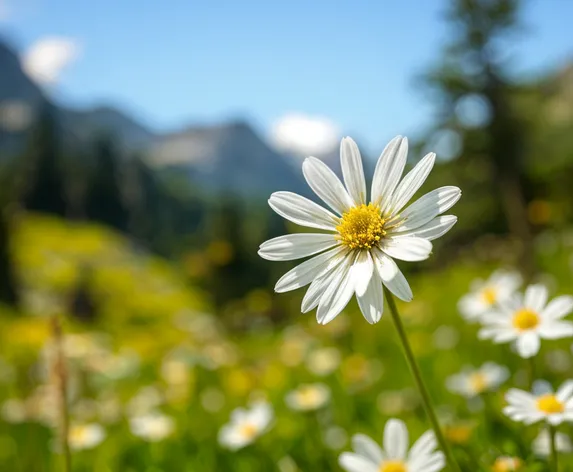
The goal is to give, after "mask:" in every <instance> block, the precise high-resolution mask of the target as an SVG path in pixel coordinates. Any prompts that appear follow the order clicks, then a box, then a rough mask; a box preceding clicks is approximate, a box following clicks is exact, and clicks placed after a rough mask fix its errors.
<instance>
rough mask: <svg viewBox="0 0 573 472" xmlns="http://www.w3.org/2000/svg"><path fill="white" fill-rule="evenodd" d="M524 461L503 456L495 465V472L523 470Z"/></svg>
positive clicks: (493, 466)
mask: <svg viewBox="0 0 573 472" xmlns="http://www.w3.org/2000/svg"><path fill="white" fill-rule="evenodd" d="M523 465H524V463H523V461H522V460H521V459H520V458H519V457H510V456H501V457H498V458H497V459H496V460H495V462H494V463H493V465H492V467H491V470H492V471H493V472H515V471H518V470H521V469H522V468H523Z"/></svg>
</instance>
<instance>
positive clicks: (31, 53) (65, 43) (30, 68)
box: [0, 0, 80, 85]
mask: <svg viewBox="0 0 573 472" xmlns="http://www.w3.org/2000/svg"><path fill="white" fill-rule="evenodd" d="M0 1H1V0H0ZM79 52H80V47H79V44H78V43H77V41H76V40H74V39H72V38H63V37H58V36H47V37H45V38H42V39H39V40H38V41H36V42H35V43H34V44H32V46H30V48H29V49H28V51H26V53H25V54H24V57H23V58H22V65H23V67H24V70H25V71H26V73H27V74H28V75H29V76H30V78H32V79H33V80H35V81H36V82H38V83H40V84H44V85H51V84H55V83H57V82H58V80H59V78H60V75H61V74H62V72H63V71H64V69H65V68H66V67H67V66H68V65H70V64H71V63H72V62H73V61H74V60H75V59H77V57H78V55H79Z"/></svg>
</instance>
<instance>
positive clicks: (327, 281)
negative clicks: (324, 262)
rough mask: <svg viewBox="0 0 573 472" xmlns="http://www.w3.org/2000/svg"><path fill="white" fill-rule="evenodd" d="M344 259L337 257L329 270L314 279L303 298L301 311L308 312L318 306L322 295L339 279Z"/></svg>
mask: <svg viewBox="0 0 573 472" xmlns="http://www.w3.org/2000/svg"><path fill="white" fill-rule="evenodd" d="M344 261H345V258H337V260H336V261H335V263H334V264H333V266H332V267H329V268H328V270H327V271H326V272H324V273H323V274H322V275H321V276H320V277H317V278H316V279H314V280H313V281H312V283H311V284H310V287H308V290H307V291H306V293H305V295H304V297H303V299H302V303H301V307H300V311H301V312H302V313H307V312H309V311H310V310H313V309H314V308H316V307H317V306H318V303H319V302H320V299H321V298H322V295H324V292H325V291H326V289H327V287H329V286H330V285H332V283H333V282H335V281H337V280H338V277H339V273H340V271H342V270H343V269H344V268H343V267H342V265H343V262H344Z"/></svg>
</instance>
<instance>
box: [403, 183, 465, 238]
mask: <svg viewBox="0 0 573 472" xmlns="http://www.w3.org/2000/svg"><path fill="white" fill-rule="evenodd" d="M461 195H462V191H461V190H460V189H459V188H458V187H440V188H438V189H436V190H432V191H431V192H429V193H427V194H426V195H423V196H422V197H420V198H419V199H418V200H416V201H415V202H414V203H412V204H411V205H410V206H409V207H408V208H406V209H405V210H404V211H403V212H402V213H401V214H400V216H399V217H397V218H396V223H395V224H396V228H394V229H393V230H392V232H400V233H401V232H403V231H409V230H411V229H416V228H419V227H420V226H422V225H425V224H426V223H427V222H428V221H430V220H432V219H434V218H435V217H436V216H438V215H441V214H442V213H444V212H445V211H447V210H449V209H450V208H451V207H452V206H454V204H455V203H456V202H457V201H458V200H459V199H460V197H461Z"/></svg>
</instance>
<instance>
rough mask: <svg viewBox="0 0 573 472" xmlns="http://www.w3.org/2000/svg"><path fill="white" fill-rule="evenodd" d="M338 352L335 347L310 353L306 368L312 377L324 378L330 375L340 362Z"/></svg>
mask: <svg viewBox="0 0 573 472" xmlns="http://www.w3.org/2000/svg"><path fill="white" fill-rule="evenodd" d="M341 357H342V356H341V355H340V351H339V350H338V349H337V348H335V347H323V348H319V349H315V350H314V351H312V352H310V354H309V355H308V357H307V359H306V366H307V368H308V370H310V371H311V372H312V373H313V374H314V375H318V376H319V377H324V376H326V375H329V374H332V372H334V371H335V370H336V369H337V368H338V366H339V365H340V362H341Z"/></svg>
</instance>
